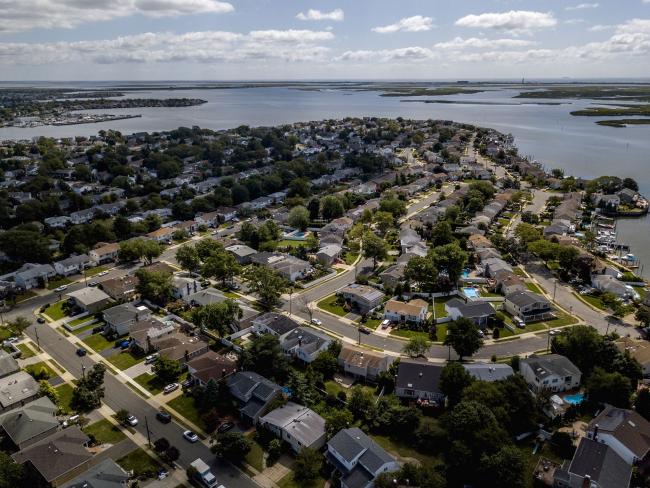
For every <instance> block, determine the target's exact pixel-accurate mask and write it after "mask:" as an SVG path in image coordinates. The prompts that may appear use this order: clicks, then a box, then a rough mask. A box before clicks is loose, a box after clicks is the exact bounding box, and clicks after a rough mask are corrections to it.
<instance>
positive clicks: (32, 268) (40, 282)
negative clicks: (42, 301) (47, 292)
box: [14, 263, 56, 290]
mask: <svg viewBox="0 0 650 488" xmlns="http://www.w3.org/2000/svg"><path fill="white" fill-rule="evenodd" d="M54 276H56V271H55V270H54V267H52V266H51V265H49V264H32V263H25V264H23V265H22V267H21V268H20V269H19V270H18V271H16V274H15V275H14V281H15V282H16V285H18V286H19V287H20V288H23V289H25V290H30V289H32V288H39V287H41V286H44V285H45V284H46V283H47V281H48V280H49V279H50V278H53V277H54Z"/></svg>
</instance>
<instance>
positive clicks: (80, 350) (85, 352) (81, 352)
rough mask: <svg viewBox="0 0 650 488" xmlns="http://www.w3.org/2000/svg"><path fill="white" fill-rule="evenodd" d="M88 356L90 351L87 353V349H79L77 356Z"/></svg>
mask: <svg viewBox="0 0 650 488" xmlns="http://www.w3.org/2000/svg"><path fill="white" fill-rule="evenodd" d="M86 354H88V351H86V349H85V348H83V347H80V348H79V349H77V356H79V357H81V356H85V355H86Z"/></svg>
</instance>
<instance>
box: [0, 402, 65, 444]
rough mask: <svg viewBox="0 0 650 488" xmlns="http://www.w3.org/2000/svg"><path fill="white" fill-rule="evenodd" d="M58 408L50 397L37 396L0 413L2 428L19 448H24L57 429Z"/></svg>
mask: <svg viewBox="0 0 650 488" xmlns="http://www.w3.org/2000/svg"><path fill="white" fill-rule="evenodd" d="M58 410H59V407H57V406H56V405H54V403H52V401H51V400H50V399H49V398H48V397H45V396H44V397H41V398H37V399H36V400H34V401H33V402H29V403H28V404H26V405H25V406H23V407H20V408H16V409H14V410H10V411H8V412H7V413H4V414H2V415H0V430H2V431H4V434H5V435H6V436H7V437H9V439H11V441H12V442H13V443H14V445H16V446H17V447H18V449H24V448H25V447H27V446H28V445H30V444H33V443H34V442H38V441H40V440H41V439H44V438H45V437H47V436H49V435H51V434H53V433H54V432H56V431H57V429H58V428H59V421H58V419H57V418H56V413H57V411H58Z"/></svg>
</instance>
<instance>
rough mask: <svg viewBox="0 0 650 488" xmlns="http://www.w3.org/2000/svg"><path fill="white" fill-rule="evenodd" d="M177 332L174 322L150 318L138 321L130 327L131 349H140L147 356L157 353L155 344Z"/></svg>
mask: <svg viewBox="0 0 650 488" xmlns="http://www.w3.org/2000/svg"><path fill="white" fill-rule="evenodd" d="M174 332H176V326H175V324H174V322H172V321H166V322H161V321H160V320H157V319H154V318H149V317H147V318H146V319H142V320H137V321H136V322H134V323H133V324H131V326H130V327H129V338H130V339H131V348H135V349H140V350H142V351H143V352H144V353H145V354H149V353H150V352H153V351H156V350H157V349H156V347H155V346H154V343H155V342H156V341H158V340H160V339H161V338H163V337H165V336H169V335H171V334H173V333H174Z"/></svg>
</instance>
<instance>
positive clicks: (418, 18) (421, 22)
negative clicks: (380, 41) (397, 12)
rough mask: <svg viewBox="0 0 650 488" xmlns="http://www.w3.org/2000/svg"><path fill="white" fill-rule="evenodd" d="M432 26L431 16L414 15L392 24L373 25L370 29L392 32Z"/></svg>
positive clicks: (417, 30) (421, 29)
mask: <svg viewBox="0 0 650 488" xmlns="http://www.w3.org/2000/svg"><path fill="white" fill-rule="evenodd" d="M432 27H433V19H432V18H431V17H423V16H422V15H414V16H413V17H405V18H403V19H401V20H399V21H397V22H395V23H394V24H389V25H384V26H381V27H373V28H372V31H373V32H377V33H379V34H392V33H393V32H398V31H405V32H422V31H428V30H431V28H432Z"/></svg>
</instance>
